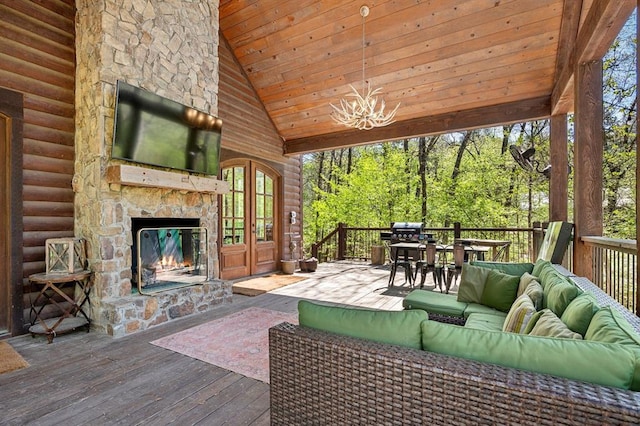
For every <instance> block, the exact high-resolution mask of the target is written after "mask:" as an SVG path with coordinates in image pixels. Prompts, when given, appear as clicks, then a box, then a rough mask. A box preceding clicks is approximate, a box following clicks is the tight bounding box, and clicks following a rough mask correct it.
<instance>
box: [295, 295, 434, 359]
mask: <svg viewBox="0 0 640 426" xmlns="http://www.w3.org/2000/svg"><path fill="white" fill-rule="evenodd" d="M298 315H299V318H298V321H299V323H300V325H301V326H304V327H311V328H316V329H319V330H324V331H330V332H332V333H336V334H342V335H345V336H350V337H358V338H361V339H368V340H372V341H375V342H380V343H387V344H390V345H398V346H406V347H409V348H413V349H420V348H421V346H422V343H421V326H420V324H421V322H422V321H424V320H426V319H427V318H428V316H427V313H426V312H424V311H421V310H413V311H380V310H371V309H358V308H345V307H340V306H327V305H320V304H317V303H312V302H309V301H306V300H301V301H299V302H298Z"/></svg>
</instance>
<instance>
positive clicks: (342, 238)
mask: <svg viewBox="0 0 640 426" xmlns="http://www.w3.org/2000/svg"><path fill="white" fill-rule="evenodd" d="M346 252H347V225H346V224H344V223H339V224H338V260H344V259H345V253H346Z"/></svg>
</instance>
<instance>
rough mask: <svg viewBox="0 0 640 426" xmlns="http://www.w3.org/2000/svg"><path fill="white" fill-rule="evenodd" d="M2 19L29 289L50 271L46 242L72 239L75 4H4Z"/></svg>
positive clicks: (3, 80)
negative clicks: (18, 118) (14, 106)
mask: <svg viewBox="0 0 640 426" xmlns="http://www.w3.org/2000/svg"><path fill="white" fill-rule="evenodd" d="M0 16H2V19H1V20H0V86H2V87H4V88H6V89H9V90H13V91H16V92H20V93H22V94H23V96H24V129H23V131H24V133H23V136H24V139H23V200H24V202H23V214H24V231H23V241H24V243H23V244H24V245H23V259H24V260H23V275H24V278H25V279H24V283H25V284H27V280H26V277H28V276H29V275H31V274H33V273H37V272H43V271H44V270H45V263H44V259H45V255H44V245H45V240H46V239H48V238H58V237H67V236H72V235H73V190H72V189H71V179H72V177H73V162H74V132H75V124H74V115H75V110H74V85H75V79H74V76H75V27H74V18H75V2H74V0H40V1H38V2H26V1H11V0H0ZM23 303H24V307H27V306H28V305H29V294H28V292H27V291H25V296H24V302H23Z"/></svg>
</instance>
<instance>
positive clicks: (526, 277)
mask: <svg viewBox="0 0 640 426" xmlns="http://www.w3.org/2000/svg"><path fill="white" fill-rule="evenodd" d="M537 279H538V278H537V277H535V276H533V275H531V274H530V273H528V272H525V273H524V274H522V276H521V277H520V284H519V285H518V297H520V296H522V293H524V290H525V289H526V288H527V286H528V285H529V284H530V283H531V281H537Z"/></svg>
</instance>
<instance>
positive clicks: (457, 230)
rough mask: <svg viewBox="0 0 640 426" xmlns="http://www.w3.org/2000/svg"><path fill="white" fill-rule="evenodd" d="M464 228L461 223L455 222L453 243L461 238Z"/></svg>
mask: <svg viewBox="0 0 640 426" xmlns="http://www.w3.org/2000/svg"><path fill="white" fill-rule="evenodd" d="M461 229H462V226H461V225H460V222H453V241H455V240H457V239H458V238H460V235H461Z"/></svg>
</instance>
